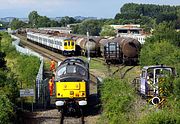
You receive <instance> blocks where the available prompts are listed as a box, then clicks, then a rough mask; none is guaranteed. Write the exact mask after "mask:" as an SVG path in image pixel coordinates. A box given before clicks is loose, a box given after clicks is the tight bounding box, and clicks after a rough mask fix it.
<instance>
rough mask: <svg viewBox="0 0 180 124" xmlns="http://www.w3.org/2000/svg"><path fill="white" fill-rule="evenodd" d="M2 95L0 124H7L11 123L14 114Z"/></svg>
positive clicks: (7, 100) (8, 101)
mask: <svg viewBox="0 0 180 124" xmlns="http://www.w3.org/2000/svg"><path fill="white" fill-rule="evenodd" d="M2 94H3V93H0V124H7V123H10V122H11V119H12V116H13V115H14V112H13V106H12V103H11V102H10V100H9V99H8V98H7V97H6V96H5V95H2Z"/></svg>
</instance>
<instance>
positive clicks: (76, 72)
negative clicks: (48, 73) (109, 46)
mask: <svg viewBox="0 0 180 124" xmlns="http://www.w3.org/2000/svg"><path fill="white" fill-rule="evenodd" d="M55 96H56V103H55V105H56V107H57V108H58V110H59V111H63V112H65V113H74V112H76V111H79V110H81V108H82V106H86V105H87V104H88V103H87V99H88V96H89V65H88V63H87V62H85V61H83V60H82V59H79V58H74V57H70V58H68V59H66V60H64V61H63V62H61V64H60V65H59V66H58V67H57V69H56V76H55Z"/></svg>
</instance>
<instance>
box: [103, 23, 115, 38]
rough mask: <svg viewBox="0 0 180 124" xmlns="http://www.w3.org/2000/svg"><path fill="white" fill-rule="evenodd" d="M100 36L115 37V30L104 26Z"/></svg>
mask: <svg viewBox="0 0 180 124" xmlns="http://www.w3.org/2000/svg"><path fill="white" fill-rule="evenodd" d="M100 35H101V36H115V35H116V33H115V29H114V28H113V27H111V26H109V25H104V26H103V27H102V30H101V32H100Z"/></svg>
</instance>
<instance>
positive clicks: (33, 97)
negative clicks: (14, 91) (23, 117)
mask: <svg viewBox="0 0 180 124" xmlns="http://www.w3.org/2000/svg"><path fill="white" fill-rule="evenodd" d="M33 99H34V96H33V97H32V112H33Z"/></svg>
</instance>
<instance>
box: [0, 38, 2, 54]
mask: <svg viewBox="0 0 180 124" xmlns="http://www.w3.org/2000/svg"><path fill="white" fill-rule="evenodd" d="M1 40H2V36H1V34H0V52H1Z"/></svg>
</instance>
